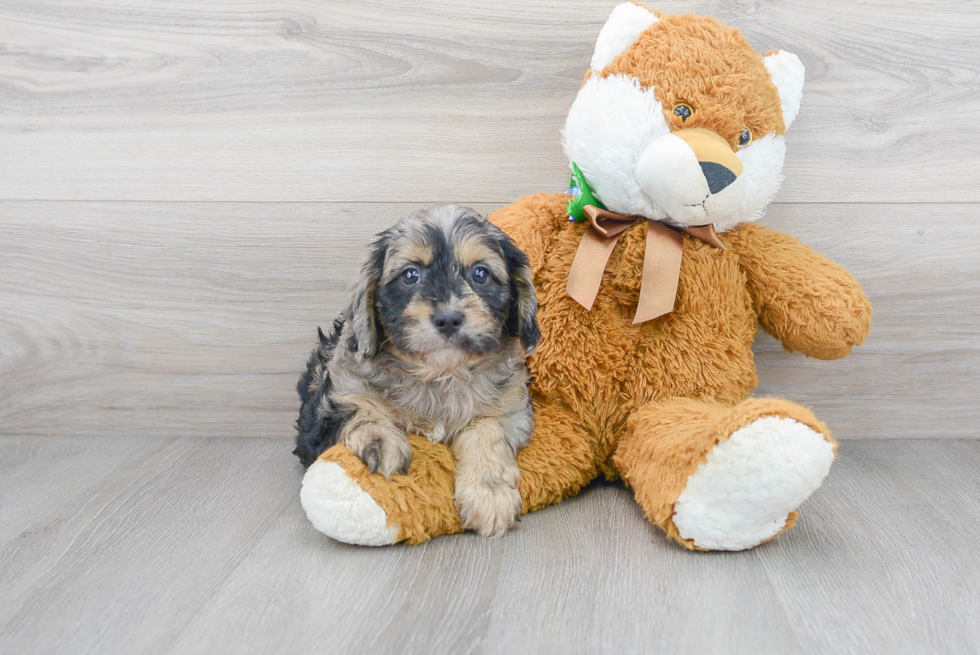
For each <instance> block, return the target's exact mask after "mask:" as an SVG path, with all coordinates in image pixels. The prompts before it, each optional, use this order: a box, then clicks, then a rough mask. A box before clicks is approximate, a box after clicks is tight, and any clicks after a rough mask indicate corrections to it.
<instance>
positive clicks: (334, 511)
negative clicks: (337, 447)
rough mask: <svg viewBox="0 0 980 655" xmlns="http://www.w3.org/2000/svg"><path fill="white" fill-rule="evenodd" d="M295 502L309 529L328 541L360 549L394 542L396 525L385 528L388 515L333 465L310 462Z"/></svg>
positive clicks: (337, 466) (359, 486)
mask: <svg viewBox="0 0 980 655" xmlns="http://www.w3.org/2000/svg"><path fill="white" fill-rule="evenodd" d="M299 499H300V502H301V503H302V505H303V509H304V510H305V511H306V516H307V517H308V518H309V519H310V523H312V524H313V527H315V528H316V529H317V530H319V531H320V532H322V533H323V534H325V535H327V536H328V537H330V538H332V539H336V540H337V541H342V542H344V543H348V544H358V545H361V546H388V545H390V544H393V543H395V539H396V538H397V535H398V526H394V525H391V526H389V525H388V514H387V513H386V512H385V511H384V510H383V509H382V508H381V506H380V505H378V503H377V502H375V500H374V498H372V497H371V496H370V494H368V493H367V492H366V491H364V490H363V489H362V488H361V485H359V484H358V483H357V481H356V480H354V479H353V478H351V477H350V476H349V475H347V472H346V471H345V470H344V469H343V468H342V467H341V466H340V465H339V464H337V463H336V462H329V461H325V460H322V459H318V460H317V461H315V462H313V464H312V465H311V466H310V468H309V469H307V471H306V475H305V476H304V477H303V488H302V490H301V491H300V494H299Z"/></svg>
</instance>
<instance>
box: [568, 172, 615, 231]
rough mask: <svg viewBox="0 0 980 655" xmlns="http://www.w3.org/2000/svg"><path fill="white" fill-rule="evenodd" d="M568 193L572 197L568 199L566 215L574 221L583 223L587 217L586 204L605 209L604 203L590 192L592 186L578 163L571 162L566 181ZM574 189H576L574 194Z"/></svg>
mask: <svg viewBox="0 0 980 655" xmlns="http://www.w3.org/2000/svg"><path fill="white" fill-rule="evenodd" d="M568 186H569V189H568V193H570V194H572V199H571V200H569V201H568V207H566V210H567V211H568V215H569V216H570V217H571V218H572V220H574V221H575V222H576V223H584V222H585V221H586V220H588V218H587V217H586V215H585V207H586V205H595V206H596V207H598V208H599V209H605V208H606V207H605V205H603V204H602V203H601V202H599V200H598V199H596V197H595V195H594V194H593V193H592V187H590V186H589V183H588V182H586V180H585V175H583V174H582V169H580V168H579V167H578V164H576V163H575V162H572V177H571V179H570V180H569V181H568ZM575 191H578V193H577V194H576V193H575Z"/></svg>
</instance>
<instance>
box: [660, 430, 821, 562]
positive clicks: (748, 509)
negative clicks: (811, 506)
mask: <svg viewBox="0 0 980 655" xmlns="http://www.w3.org/2000/svg"><path fill="white" fill-rule="evenodd" d="M833 461H834V447H833V446H832V445H831V444H830V442H829V441H827V440H826V439H824V437H823V435H822V434H820V433H819V432H815V431H813V430H811V429H810V428H809V427H807V426H805V425H803V424H802V423H799V422H797V421H794V420H793V419H789V418H780V417H778V416H767V417H764V418H759V419H756V420H755V421H753V422H751V423H749V424H748V425H746V426H745V427H743V428H741V429H739V430H736V431H735V432H734V433H733V434H732V436H730V437H729V438H728V439H727V440H725V441H722V442H720V443H719V444H718V445H717V446H715V448H714V450H712V451H711V452H710V453H708V457H707V461H706V462H704V463H703V464H700V465H698V470H697V471H695V473H694V474H693V475H692V476H691V477H690V478H688V480H687V486H686V487H685V488H684V491H683V492H682V493H681V495H680V498H678V499H677V503H676V504H675V505H674V525H676V526H677V529H678V531H679V532H680V534H681V536H682V537H684V538H685V539H691V540H692V541H694V545H695V546H699V547H701V548H707V549H710V550H745V549H746V548H752V547H753V546H758V545H759V544H760V543H762V542H763V541H765V540H766V539H769V538H771V537H773V536H775V535H776V534H778V533H779V531H780V530H782V529H783V527H784V526H785V525H786V519H787V517H788V516H789V513H790V512H792V511H793V510H795V509H796V508H797V507H799V506H800V504H801V503H802V502H803V501H804V500H806V499H807V498H809V496H810V494H812V493H813V492H814V491H816V489H817V487H819V486H820V485H821V484H822V483H823V481H824V478H826V477H827V473H829V472H830V465H831V464H832V463H833Z"/></svg>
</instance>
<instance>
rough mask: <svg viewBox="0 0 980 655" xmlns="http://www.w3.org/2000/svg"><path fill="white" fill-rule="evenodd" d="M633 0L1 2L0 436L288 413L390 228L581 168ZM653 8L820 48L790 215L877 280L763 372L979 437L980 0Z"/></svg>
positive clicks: (945, 433)
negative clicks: (604, 40) (594, 61)
mask: <svg viewBox="0 0 980 655" xmlns="http://www.w3.org/2000/svg"><path fill="white" fill-rule="evenodd" d="M614 4H615V2H612V1H611V2H580V3H566V2H557V1H556V0H547V1H544V0H541V1H537V2H518V1H517V0H514V1H513V2H501V3H493V4H492V5H490V4H488V5H483V6H481V5H479V4H476V3H470V2H463V1H459V2H449V1H440V2H435V3H417V2H407V1H406V2H387V3H383V4H382V3H378V4H373V3H362V2H346V3H345V2H333V1H331V2H300V1H298V0H288V1H286V2H276V3H272V2H264V1H260V2H252V3H248V4H242V3H240V2H234V3H232V2H215V1H210V2H207V3H192V4H188V3H178V2H164V3H157V2H154V3H150V2H146V1H137V0H121V1H119V2H113V3H101V2H96V1H94V0H92V1H88V2H79V1H54V0H36V1H35V0H0V433H6V434H25V433H26V434H51V433H60V434H109V435H111V434H134V433H135V434H153V435H160V436H164V435H209V436H211V435H218V436H241V435H246V436H260V435H261V436H268V435H282V436H283V437H288V436H289V435H290V423H291V421H292V419H293V413H294V411H295V404H296V402H295V399H294V396H293V391H292V384H293V382H294V380H295V377H296V375H297V373H298V371H299V368H300V367H301V365H302V360H303V358H304V355H305V351H306V349H307V347H308V346H309V345H311V344H312V341H313V336H314V329H315V326H316V325H317V324H325V323H328V322H329V321H330V320H331V319H332V317H333V315H334V314H335V313H336V312H337V311H338V310H339V309H340V307H341V303H342V298H343V289H344V287H345V285H346V282H347V281H348V280H349V279H350V277H351V275H352V272H353V267H354V262H355V261H356V258H357V254H358V253H357V251H358V250H359V248H361V247H362V246H363V245H364V244H365V243H366V241H367V240H368V239H369V237H370V235H371V234H372V233H374V232H375V231H377V230H379V229H381V228H382V227H384V226H385V225H386V224H388V223H389V222H391V221H392V220H394V219H395V218H397V217H398V216H400V215H402V214H404V213H406V212H408V211H409V210H411V209H413V208H415V207H416V206H418V205H419V204H423V203H428V202H433V201H456V202H462V203H465V204H470V205H474V206H476V207H477V208H478V209H480V210H481V211H489V210H492V209H493V208H495V207H496V206H499V205H501V204H503V203H506V202H509V201H511V200H513V199H516V198H517V197H519V196H520V195H522V194H525V193H531V192H537V191H555V190H560V189H561V188H562V185H563V184H564V183H565V181H566V180H567V169H566V164H567V162H566V161H565V160H564V157H563V155H562V153H561V147H560V142H559V141H560V140H559V128H560V127H561V125H562V122H563V117H564V113H565V112H566V111H567V108H568V106H569V105H570V103H571V101H572V99H573V98H574V94H575V91H576V89H577V88H578V85H579V83H580V81H581V77H582V74H583V73H584V71H585V69H586V67H587V65H588V61H589V57H590V52H591V46H592V41H593V40H594V38H595V35H596V34H597V33H598V30H599V28H600V26H601V24H602V22H603V20H604V19H605V17H606V15H607V14H608V12H609V10H610V9H611V7H612V6H614ZM650 4H651V6H656V7H657V8H659V9H661V10H663V11H668V12H676V11H693V12H697V13H709V14H713V15H716V16H718V17H720V18H722V19H723V20H725V21H726V22H728V23H731V24H734V25H736V26H738V27H740V28H742V29H743V30H744V31H745V32H746V33H747V35H748V36H749V38H750V40H751V41H752V43H753V44H754V45H755V46H756V47H757V48H758V49H759V50H767V49H769V48H774V47H785V48H787V49H789V50H791V51H793V52H796V53H797V54H798V55H800V57H801V58H802V59H803V61H804V63H805V64H806V65H807V87H806V91H805V96H804V103H803V109H802V111H801V114H800V117H799V119H798V121H797V122H796V123H795V124H794V126H793V128H792V129H791V131H790V134H789V136H788V145H789V156H788V161H787V166H786V175H787V181H786V184H785V186H784V189H783V191H782V192H781V194H780V196H779V199H778V203H776V204H775V205H774V206H773V207H772V208H771V209H770V211H769V214H768V216H767V217H766V219H765V222H766V223H767V224H769V225H771V226H773V227H775V228H777V229H782V230H785V231H787V232H791V233H793V234H795V235H797V236H799V237H801V238H802V239H803V240H804V241H807V242H809V243H813V244H814V245H815V246H816V247H817V248H818V249H819V250H821V251H822V252H824V253H826V254H828V255H830V256H832V257H833V258H834V259H836V260H837V261H840V262H841V263H843V264H844V265H846V266H848V267H849V268H851V269H852V270H853V271H854V272H855V274H856V275H857V276H858V278H859V279H860V280H861V281H862V282H863V283H864V284H865V286H866V288H867V290H868V292H869V294H870V295H871V296H872V300H873V301H874V303H875V307H876V315H875V330H874V333H873V334H872V336H871V338H870V339H869V341H868V343H867V345H866V346H864V347H863V348H861V349H859V350H858V351H857V352H856V353H855V354H854V355H852V356H851V358H849V359H848V360H845V361H843V362H831V363H825V362H815V361H812V360H806V359H805V358H803V357H802V356H800V355H787V354H785V353H783V352H782V351H781V350H780V348H779V346H778V344H776V343H775V342H774V341H772V340H771V339H768V338H767V337H763V338H762V339H760V342H759V344H758V347H757V354H758V361H759V369H760V376H761V378H762V381H763V384H762V388H761V390H760V392H762V393H768V394H776V395H783V396H787V397H789V398H792V399H794V400H797V401H800V402H803V403H806V404H809V405H812V406H814V408H815V409H816V410H817V411H818V413H819V414H820V415H821V417H822V418H824V419H826V420H828V421H829V422H830V424H831V426H832V427H833V428H834V429H835V432H836V434H838V436H842V437H865V438H879V437H898V436H902V437H975V436H977V431H976V427H975V425H976V422H977V419H978V418H980V410H978V409H977V408H976V398H977V397H980V373H978V370H980V328H978V323H980V282H978V273H980V263H978V258H977V246H976V245H975V244H976V242H977V240H978V237H980V221H978V219H977V213H978V209H980V207H978V205H977V204H976V203H978V202H980V183H978V181H977V178H978V174H977V170H978V168H980V166H978V165H980V120H978V118H980V78H978V77H977V75H976V71H977V70H978V69H980V49H978V48H977V47H976V45H975V38H976V35H977V34H978V33H980V7H978V6H977V5H976V4H975V3H967V2H954V1H948V2H939V1H933V2H919V3H915V4H912V3H907V2H902V1H899V0H895V1H893V2H883V1H877V0H876V1H873V2H867V3H860V4H857V3H850V2H844V1H843V0H832V1H828V2H823V3H812V2H807V1H805V0H793V1H787V2H731V1H717V2H661V3H650ZM191 201H193V202H191Z"/></svg>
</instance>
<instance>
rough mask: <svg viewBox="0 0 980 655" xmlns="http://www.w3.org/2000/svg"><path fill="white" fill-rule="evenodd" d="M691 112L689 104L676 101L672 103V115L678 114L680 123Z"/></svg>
mask: <svg viewBox="0 0 980 655" xmlns="http://www.w3.org/2000/svg"><path fill="white" fill-rule="evenodd" d="M693 114H694V110H693V109H691V105H689V104H687V103H686V102H678V103H677V104H676V105H674V116H680V117H681V122H682V123H683V122H684V121H686V120H687V119H688V118H690V117H691V116H692V115H693Z"/></svg>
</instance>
